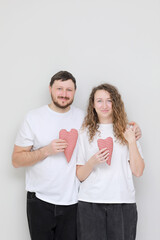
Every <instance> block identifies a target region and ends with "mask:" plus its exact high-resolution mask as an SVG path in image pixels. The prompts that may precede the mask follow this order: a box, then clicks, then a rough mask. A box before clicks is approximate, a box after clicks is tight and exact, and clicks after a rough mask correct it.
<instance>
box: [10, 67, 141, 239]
mask: <svg viewBox="0 0 160 240" xmlns="http://www.w3.org/2000/svg"><path fill="white" fill-rule="evenodd" d="M49 91H50V94H51V98H52V102H51V103H50V104H49V105H45V106H42V107H41V108H38V109H35V110H33V111H31V112H29V113H28V114H27V116H26V118H25V120H24V122H23V124H22V126H21V128H20V130H19V132H18V134H17V137H16V141H15V146H14V150H13V156H12V162H13V166H14V167H22V166H25V167H26V190H27V217H28V224H29V230H30V235H31V239H32V240H55V239H56V240H76V212H77V196H78V182H77V178H76V154H77V145H76V146H75V148H74V151H73V154H72V156H71V159H70V161H69V162H68V161H67V160H66V156H65V154H64V151H65V149H67V147H68V146H69V144H68V143H67V141H65V140H63V139H61V138H60V137H59V132H60V130H61V129H66V130H67V131H68V132H69V131H70V130H71V129H76V130H77V131H78V130H79V129H80V127H81V124H82V121H83V118H84V113H83V111H82V110H80V109H78V108H75V107H73V106H72V102H73V100H74V95H75V91H76V80H75V78H74V77H73V75H72V74H71V73H69V72H67V71H60V72H58V73H56V74H55V75H54V76H53V77H52V78H51V81H50V86H49ZM134 127H135V128H136V129H137V131H136V135H137V137H138V138H139V137H140V135H141V132H140V129H139V128H138V127H137V125H136V124H135V126H134Z"/></svg>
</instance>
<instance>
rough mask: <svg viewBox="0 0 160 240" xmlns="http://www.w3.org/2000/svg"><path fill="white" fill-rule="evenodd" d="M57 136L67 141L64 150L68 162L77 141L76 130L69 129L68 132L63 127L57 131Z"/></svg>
mask: <svg viewBox="0 0 160 240" xmlns="http://www.w3.org/2000/svg"><path fill="white" fill-rule="evenodd" d="M59 138H60V139H63V140H65V141H66V142H67V143H68V146H67V147H66V148H65V150H64V154H65V156H66V159H67V162H68V163H69V162H70V160H71V157H72V154H73V151H74V148H75V146H76V143H77V138H78V131H77V130H76V129H71V130H70V132H68V131H67V130H65V129H61V130H60V132H59Z"/></svg>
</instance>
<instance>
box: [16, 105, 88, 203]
mask: <svg viewBox="0 0 160 240" xmlns="http://www.w3.org/2000/svg"><path fill="white" fill-rule="evenodd" d="M83 119H84V113H83V111H82V110H80V109H78V108H75V107H73V106H72V107H71V108H70V110H69V111H68V112H66V113H57V112H54V111H53V110H51V109H50V108H49V107H48V105H45V106H42V107H40V108H38V109H35V110H32V111H30V112H29V113H28V114H27V116H26V118H25V120H24V122H23V124H22V126H21V128H20V130H19V132H18V134H17V137H16V141H15V145H17V146H21V147H27V146H33V150H36V149H39V148H41V147H44V146H46V145H48V144H49V143H50V142H51V141H52V140H54V139H59V131H60V130H61V129H66V130H67V131H70V130H71V129H73V128H74V129H77V130H78V131H79V129H80V127H81V125H82V121H83ZM76 155H77V145H76V147H75V149H74V152H73V155H72V158H71V160H70V162H69V163H68V162H67V160H66V158H65V155H64V153H58V154H56V155H52V156H49V157H47V158H46V159H44V160H42V161H40V162H38V163H36V164H35V165H33V166H30V167H27V168H26V190H27V191H30V192H35V193H36V196H37V197H38V198H39V199H41V200H44V201H46V202H49V203H53V204H58V205H70V204H74V203H76V202H77V197H78V186H79V184H78V180H77V178H76Z"/></svg>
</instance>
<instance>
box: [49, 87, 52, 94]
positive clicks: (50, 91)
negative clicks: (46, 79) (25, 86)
mask: <svg viewBox="0 0 160 240" xmlns="http://www.w3.org/2000/svg"><path fill="white" fill-rule="evenodd" d="M51 89H52V87H51V86H50V85H49V92H50V93H51Z"/></svg>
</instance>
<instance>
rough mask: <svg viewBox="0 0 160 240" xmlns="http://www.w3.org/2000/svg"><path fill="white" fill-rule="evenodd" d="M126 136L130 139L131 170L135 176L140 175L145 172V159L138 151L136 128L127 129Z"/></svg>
mask: <svg viewBox="0 0 160 240" xmlns="http://www.w3.org/2000/svg"><path fill="white" fill-rule="evenodd" d="M124 137H125V139H126V140H127V141H128V147H129V160H130V167H131V171H132V173H133V175H134V176H136V177H140V176H142V174H143V170H144V167H145V165H144V160H143V158H142V157H141V155H140V153H139V151H138V147H137V144H136V138H135V130H133V129H131V128H128V129H126V131H125V133H124Z"/></svg>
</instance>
